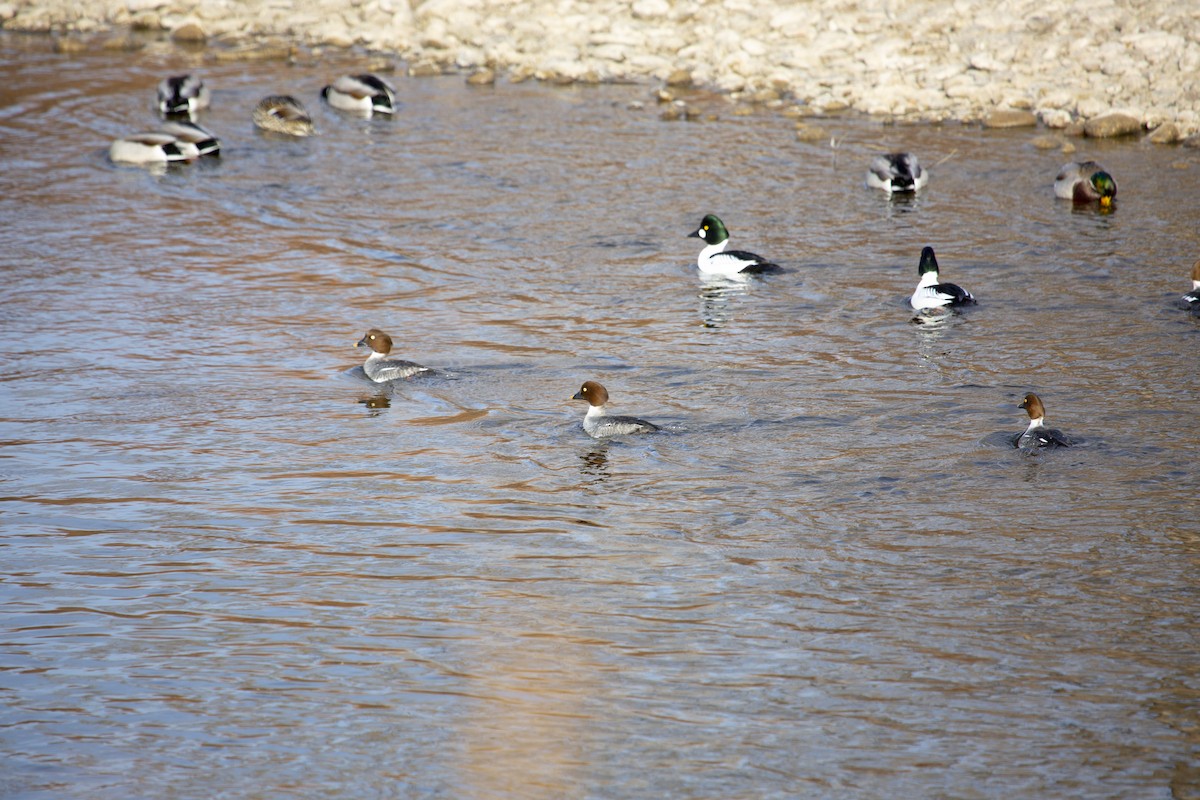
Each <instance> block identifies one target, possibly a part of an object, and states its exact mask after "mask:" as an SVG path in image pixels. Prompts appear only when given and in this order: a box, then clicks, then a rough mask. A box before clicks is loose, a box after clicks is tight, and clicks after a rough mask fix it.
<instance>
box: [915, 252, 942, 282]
mask: <svg viewBox="0 0 1200 800" xmlns="http://www.w3.org/2000/svg"><path fill="white" fill-rule="evenodd" d="M937 271H938V263H937V256H935V255H934V254H933V248H932V247H925V248H924V249H922V250H921V263H920V264H919V265H918V266H917V275H924V274H925V273H927V272H937Z"/></svg>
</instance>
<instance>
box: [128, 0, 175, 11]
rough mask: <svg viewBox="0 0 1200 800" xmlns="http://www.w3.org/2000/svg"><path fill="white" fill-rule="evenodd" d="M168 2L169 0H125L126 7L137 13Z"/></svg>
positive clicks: (159, 6) (160, 6)
mask: <svg viewBox="0 0 1200 800" xmlns="http://www.w3.org/2000/svg"><path fill="white" fill-rule="evenodd" d="M166 4H167V0H125V7H126V8H128V9H129V10H130V11H131V12H132V13H135V14H136V13H137V12H139V11H151V10H153V9H157V8H162V7H163V6H165V5H166Z"/></svg>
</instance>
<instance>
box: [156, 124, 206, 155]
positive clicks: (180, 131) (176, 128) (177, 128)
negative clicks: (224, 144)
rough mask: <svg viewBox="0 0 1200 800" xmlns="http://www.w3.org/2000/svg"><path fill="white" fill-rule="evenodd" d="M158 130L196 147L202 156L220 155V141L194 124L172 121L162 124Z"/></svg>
mask: <svg viewBox="0 0 1200 800" xmlns="http://www.w3.org/2000/svg"><path fill="white" fill-rule="evenodd" d="M159 130H160V131H161V132H163V133H166V134H169V135H171V136H174V137H175V138H176V139H178V140H179V141H181V142H190V143H191V144H194V145H196V149H197V150H198V151H199V152H200V155H202V156H219V155H221V140H220V139H218V138H217V137H215V136H213V135H212V134H211V133H209V132H208V131H207V130H205V129H204V128H202V127H200V126H199V125H197V124H196V123H194V122H185V121H182V120H178V121H176V120H172V121H170V122H164V123H163V124H162V126H161V127H160V128H159Z"/></svg>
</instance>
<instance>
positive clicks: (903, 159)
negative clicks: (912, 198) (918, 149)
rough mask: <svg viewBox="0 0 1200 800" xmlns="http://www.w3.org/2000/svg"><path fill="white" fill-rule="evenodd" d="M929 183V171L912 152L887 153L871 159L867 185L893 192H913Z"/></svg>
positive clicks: (889, 192)
mask: <svg viewBox="0 0 1200 800" xmlns="http://www.w3.org/2000/svg"><path fill="white" fill-rule="evenodd" d="M927 183H929V173H928V172H926V171H925V169H924V168H923V167H922V166H921V163H920V162H919V161H918V160H917V157H916V156H915V155H913V154H912V153H888V154H886V155H881V156H875V158H873V159H871V166H870V168H869V169H868V170H867V186H870V187H871V188H872V189H883V190H884V191H885V192H887V193H888V194H892V193H893V192H915V191H917V190H918V189H920V188H921V187H922V186H924V185H925V184H927Z"/></svg>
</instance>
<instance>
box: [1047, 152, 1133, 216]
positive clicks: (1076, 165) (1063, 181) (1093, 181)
mask: <svg viewBox="0 0 1200 800" xmlns="http://www.w3.org/2000/svg"><path fill="white" fill-rule="evenodd" d="M1054 194H1055V196H1057V197H1061V198H1062V199H1064V200H1074V201H1075V202H1076V203H1094V202H1096V201H1097V200H1099V201H1100V207H1101V208H1109V207H1110V206H1111V205H1112V201H1113V198H1114V197H1116V196H1117V182H1116V181H1115V180H1113V176H1112V175H1109V174H1108V173H1107V172H1106V171H1105V170H1104V167H1102V166H1100V165H1099V164H1097V163H1096V162H1095V161H1071V162H1068V163H1066V164H1063V167H1062V169H1060V170H1059V171H1058V175H1056V176H1055V177H1054Z"/></svg>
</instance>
